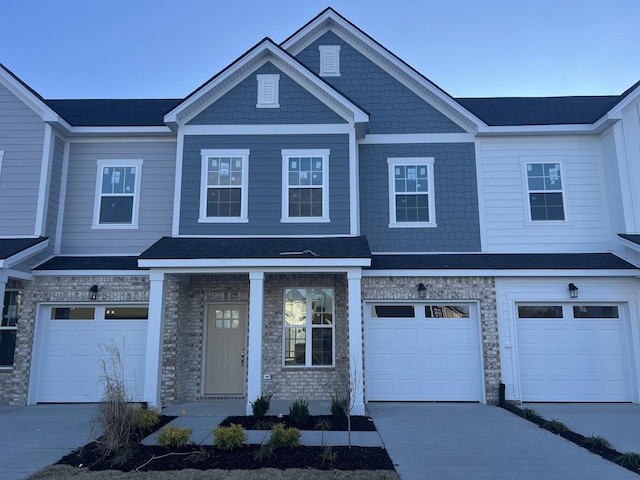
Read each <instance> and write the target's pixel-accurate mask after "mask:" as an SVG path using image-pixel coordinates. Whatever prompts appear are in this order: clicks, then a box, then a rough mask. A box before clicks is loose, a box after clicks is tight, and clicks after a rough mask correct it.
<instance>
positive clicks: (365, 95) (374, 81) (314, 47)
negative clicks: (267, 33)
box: [296, 32, 463, 134]
mask: <svg viewBox="0 0 640 480" xmlns="http://www.w3.org/2000/svg"><path fill="white" fill-rule="evenodd" d="M320 45H340V76H339V77H323V79H324V80H325V81H326V82H327V83H329V84H330V85H333V86H334V87H335V88H337V89H338V90H339V91H340V92H342V93H343V94H344V95H345V96H346V97H348V98H349V99H351V100H352V101H354V102H355V103H356V104H357V105H359V106H360V107H362V108H363V109H364V110H365V111H367V112H368V113H369V114H370V118H371V120H370V122H369V130H368V133H370V134H373V133H376V134H377V133H395V134H398V133H431V132H434V133H436V132H437V133H460V132H463V130H462V128H460V127H459V126H458V125H456V124H455V123H454V122H452V121H451V120H450V119H449V118H447V117H446V116H444V115H443V114H442V113H440V112H439V111H437V110H436V109H435V108H433V107H432V106H431V105H429V104H428V103H427V102H425V101H424V100H422V99H421V98H420V97H418V96H417V95H416V94H414V93H413V92H411V91H410V90H409V89H408V88H407V87H405V86H404V85H402V84H401V83H400V82H398V81H397V80H396V79H394V78H393V77H392V76H391V75H389V74H388V73H386V72H385V71H384V70H382V69H381V68H380V67H378V66H377V65H376V64H374V63H373V62H371V61H370V60H369V59H368V58H366V57H365V56H364V55H362V54H361V53H359V52H358V51H357V50H356V49H354V48H353V47H351V46H350V45H349V44H348V43H346V42H345V41H343V40H342V39H341V38H340V37H338V36H337V35H336V34H334V33H333V32H327V33H326V34H324V35H323V36H321V37H320V38H319V39H318V40H316V41H315V42H313V43H312V44H310V45H309V46H308V47H307V48H306V49H304V50H303V51H302V52H300V53H299V54H298V55H297V57H296V58H297V60H299V61H300V62H301V63H303V64H304V65H306V66H307V67H308V68H310V69H311V70H312V71H314V72H316V73H319V71H320V52H319V49H318V47H319V46H320Z"/></svg>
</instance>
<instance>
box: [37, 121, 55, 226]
mask: <svg viewBox="0 0 640 480" xmlns="http://www.w3.org/2000/svg"><path fill="white" fill-rule="evenodd" d="M55 141H56V136H55V135H54V134H53V129H52V128H51V125H48V124H47V125H45V126H44V146H43V148H42V163H41V164H40V185H39V188H38V206H37V210H36V222H35V231H34V232H33V234H34V235H35V236H36V237H40V236H42V235H44V231H45V226H46V222H47V208H48V206H49V186H50V184H51V167H52V163H53V147H54V143H55Z"/></svg>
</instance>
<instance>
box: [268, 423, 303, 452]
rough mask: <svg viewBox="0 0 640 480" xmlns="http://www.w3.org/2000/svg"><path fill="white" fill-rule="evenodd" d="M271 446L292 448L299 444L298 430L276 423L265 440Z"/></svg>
mask: <svg viewBox="0 0 640 480" xmlns="http://www.w3.org/2000/svg"><path fill="white" fill-rule="evenodd" d="M267 445H270V446H271V447H272V448H274V449H276V448H293V447H298V446H299V445H300V430H298V429H297V428H294V427H288V428H287V427H285V426H284V424H283V423H276V424H275V425H274V426H273V428H272V429H271V438H269V441H268V442H267Z"/></svg>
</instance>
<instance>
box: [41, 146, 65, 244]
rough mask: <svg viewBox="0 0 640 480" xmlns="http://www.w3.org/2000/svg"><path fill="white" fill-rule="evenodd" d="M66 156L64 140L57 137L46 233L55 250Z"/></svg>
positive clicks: (54, 147) (54, 148)
mask: <svg viewBox="0 0 640 480" xmlns="http://www.w3.org/2000/svg"><path fill="white" fill-rule="evenodd" d="M63 157H64V140H62V139H61V138H60V137H55V142H54V144H53V161H52V163H51V179H50V183H49V203H48V208H47V223H46V229H45V235H46V236H47V237H49V247H48V250H49V251H51V252H52V251H53V247H54V246H55V241H56V226H57V224H58V211H59V209H60V188H61V185H62V163H63Z"/></svg>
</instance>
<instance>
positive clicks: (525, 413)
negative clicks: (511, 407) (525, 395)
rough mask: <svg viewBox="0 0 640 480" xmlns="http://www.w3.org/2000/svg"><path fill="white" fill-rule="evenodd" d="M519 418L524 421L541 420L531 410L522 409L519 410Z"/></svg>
mask: <svg viewBox="0 0 640 480" xmlns="http://www.w3.org/2000/svg"><path fill="white" fill-rule="evenodd" d="M520 416H521V417H522V418H524V419H525V420H534V421H535V420H538V421H540V420H542V417H541V416H540V414H539V413H538V412H536V411H535V410H534V409H533V408H528V407H527V408H523V409H521V410H520Z"/></svg>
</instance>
